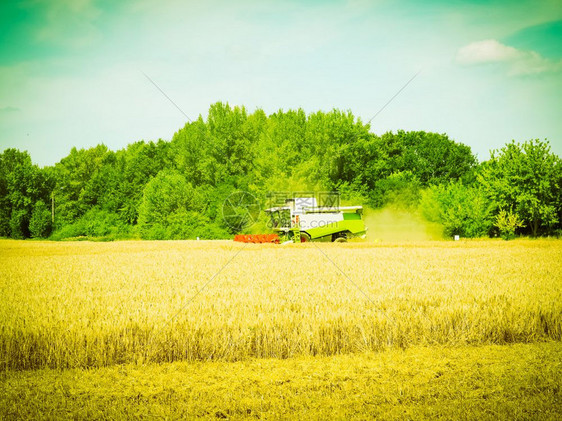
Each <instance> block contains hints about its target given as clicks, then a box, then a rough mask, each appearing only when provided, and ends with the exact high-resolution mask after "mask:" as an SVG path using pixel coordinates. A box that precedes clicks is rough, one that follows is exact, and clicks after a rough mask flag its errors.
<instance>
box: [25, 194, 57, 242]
mask: <svg viewBox="0 0 562 421" xmlns="http://www.w3.org/2000/svg"><path fill="white" fill-rule="evenodd" d="M51 229H52V214H51V211H50V210H49V208H48V207H47V205H46V204H45V202H43V201H42V200H39V201H38V202H36V203H35V206H33V212H32V213H31V219H30V220H29V232H30V234H31V236H32V237H34V238H45V237H48V236H49V234H50V233H51Z"/></svg>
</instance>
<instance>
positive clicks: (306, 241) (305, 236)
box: [301, 231, 311, 243]
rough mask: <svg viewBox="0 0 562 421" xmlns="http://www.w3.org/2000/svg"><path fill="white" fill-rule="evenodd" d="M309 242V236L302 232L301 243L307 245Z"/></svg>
mask: <svg viewBox="0 0 562 421" xmlns="http://www.w3.org/2000/svg"><path fill="white" fill-rule="evenodd" d="M309 241H311V240H310V235H308V234H307V233H306V232H302V231H301V243H308V242H309Z"/></svg>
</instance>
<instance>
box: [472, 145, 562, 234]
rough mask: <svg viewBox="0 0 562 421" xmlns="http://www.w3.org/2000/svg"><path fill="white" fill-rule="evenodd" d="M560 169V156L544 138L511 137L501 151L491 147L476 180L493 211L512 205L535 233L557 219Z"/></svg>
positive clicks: (547, 228)
mask: <svg viewBox="0 0 562 421" xmlns="http://www.w3.org/2000/svg"><path fill="white" fill-rule="evenodd" d="M561 172H562V164H561V160H560V158H559V157H558V156H557V155H555V154H553V153H552V152H551V150H550V145H549V143H548V142H547V141H544V142H542V141H540V140H538V139H535V140H530V141H527V142H524V143H523V144H520V143H516V142H515V141H512V142H511V143H508V144H507V145H506V146H505V147H503V148H502V149H501V150H500V151H492V153H491V157H490V160H489V161H487V162H486V163H484V164H483V165H482V169H481V172H480V174H479V175H478V180H479V182H480V183H481V185H482V186H483V188H484V190H485V191H486V193H487V195H488V197H489V198H490V199H491V201H492V203H493V204H494V206H495V209H496V213H498V212H499V211H500V210H501V209H511V210H512V211H513V212H514V213H515V214H516V215H517V217H518V219H520V220H521V221H522V222H523V223H524V224H525V225H526V226H527V227H528V228H529V229H530V233H531V234H532V235H533V236H537V235H538V234H539V233H540V232H541V230H542V231H543V232H549V230H551V229H552V228H553V227H554V226H555V225H556V224H557V223H558V222H559V219H558V218H559V214H560V209H561V206H562V203H561V201H560V198H561V196H560V190H561V189H562V185H561V178H560V173H561Z"/></svg>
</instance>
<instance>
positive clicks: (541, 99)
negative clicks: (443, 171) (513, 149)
mask: <svg viewBox="0 0 562 421" xmlns="http://www.w3.org/2000/svg"><path fill="white" fill-rule="evenodd" d="M0 8H1V13H0V19H1V20H2V22H1V25H0V34H1V38H2V43H1V44H0V151H1V150H4V149H6V148H9V147H16V148H18V149H20V150H28V151H29V152H30V154H31V156H32V159H33V160H34V162H36V163H38V164H40V165H52V164H54V163H55V162H58V161H59V160H60V159H61V158H63V157H64V156H66V155H67V154H68V153H69V151H70V149H71V148H72V147H73V146H77V147H79V148H80V147H90V146H94V145H96V144H99V143H105V144H106V145H107V146H108V147H110V148H111V149H114V150H116V149H120V148H122V147H125V146H126V145H127V144H129V143H131V142H134V141H137V140H140V139H144V140H157V139H158V138H162V139H166V140H169V139H171V137H172V135H173V133H174V132H175V131H177V130H178V129H179V128H181V127H183V125H184V124H185V122H186V118H185V116H184V115H183V114H182V113H181V112H179V111H178V110H177V109H176V108H175V107H174V106H173V105H172V104H171V103H170V102H169V101H168V100H167V99H166V98H165V97H164V96H163V95H162V94H161V93H160V92H159V91H158V90H157V89H156V88H155V87H154V86H153V85H152V84H151V83H150V82H149V81H148V80H147V78H146V77H145V76H144V74H143V72H144V73H145V74H147V75H148V76H149V77H150V78H151V79H152V80H154V82H156V83H157V84H158V86H159V87H160V88H161V89H162V90H163V91H164V92H166V94H167V95H168V96H169V97H170V98H172V99H173V100H174V102H175V103H176V104H177V105H178V106H179V107H180V108H181V109H182V110H183V111H184V112H185V113H186V114H187V115H188V116H189V117H190V118H191V119H195V118H197V117H198V116H199V115H200V114H201V115H203V116H204V117H205V116H206V113H207V110H208V108H209V105H210V104H212V103H214V102H216V101H225V102H229V103H230V104H231V105H244V106H246V108H247V110H248V111H250V112H252V111H254V110H255V109H257V108H262V109H264V111H266V112H267V113H272V112H275V111H277V110H278V109H285V110H287V109H294V108H299V107H302V108H303V109H304V110H305V111H307V112H314V111H317V110H326V111H327V110H330V109H332V108H338V109H342V110H351V111H352V112H353V113H354V114H355V115H356V116H358V117H360V118H361V119H362V120H363V121H364V122H366V121H368V120H369V119H370V118H371V117H372V116H373V115H374V114H375V113H376V112H377V111H378V110H379V109H380V108H381V107H382V106H383V105H384V104H385V103H386V102H387V101H388V100H389V99H390V98H391V97H392V96H393V95H394V94H395V93H396V92H397V91H398V90H399V89H400V88H401V87H402V86H403V85H404V84H405V83H406V82H407V81H408V80H409V79H410V78H411V77H412V76H413V75H415V74H416V73H417V72H419V75H418V76H417V77H416V78H415V79H414V80H413V81H412V82H411V83H410V85H408V87H407V88H406V89H404V91H403V92H402V93H401V94H400V95H399V96H398V97H397V98H396V99H395V100H394V101H393V102H392V103H391V104H390V105H389V106H388V107H387V108H386V109H385V110H384V111H383V112H381V113H380V114H379V115H378V116H377V117H376V119H374V120H373V121H372V123H371V131H372V132H374V133H377V134H382V133H384V132H386V131H388V130H399V129H404V130H426V131H435V132H439V133H447V134H448V135H449V136H450V137H451V138H453V139H454V140H457V141H459V142H463V143H465V144H467V145H469V146H471V147H472V149H473V151H474V152H475V153H476V154H477V155H478V158H479V159H480V160H484V159H487V158H488V157H489V151H490V149H497V148H500V147H502V146H503V145H504V144H505V143H506V142H508V141H510V140H511V139H515V140H517V141H525V140H528V139H531V138H540V139H544V138H548V140H549V141H550V143H551V145H552V148H553V150H554V152H555V153H557V154H558V155H562V118H561V117H562V112H561V110H562V7H561V6H560V2H559V1H520V2H517V1H515V2H513V1H503V0H502V1H488V2H485V1H459V0H457V1H447V2H445V1H427V2H415V1H385V0H379V1H362V0H349V1H308V2H297V1H284V2H280V1H267V0H266V1H240V2H225V1H207V2H191V1H162V2H156V1H151V0H150V1H149V0H143V1H139V2H132V1H123V2H110V1H94V0H75V1H69V0H51V1H39V0H29V1H21V2H10V3H9V4H7V2H3V4H2V5H1V6H0Z"/></svg>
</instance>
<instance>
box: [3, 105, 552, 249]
mask: <svg viewBox="0 0 562 421" xmlns="http://www.w3.org/2000/svg"><path fill="white" fill-rule="evenodd" d="M369 129H370V127H369V125H368V124H364V123H362V122H361V120H360V119H358V118H356V117H354V116H353V114H352V113H351V112H342V111H339V110H333V111H330V112H322V111H319V112H316V113H311V114H306V113H305V112H304V111H303V110H302V109H298V110H289V111H282V110H280V111H278V112H276V113H273V114H271V115H266V114H265V113H264V111H262V110H260V109H258V110H256V111H255V112H253V113H248V112H247V111H246V109H245V108H244V107H230V106H229V105H228V104H224V103H216V104H213V105H212V106H211V107H210V109H209V113H208V117H207V119H206V120H204V119H203V118H202V117H201V116H200V117H199V118H198V119H197V120H196V121H193V122H190V123H187V124H186V125H185V126H184V127H183V128H181V129H180V130H179V131H178V132H176V133H175V134H174V136H173V138H172V139H171V141H169V142H167V141H163V140H158V141H157V142H152V141H150V142H145V141H139V142H135V143H132V144H130V145H128V146H127V147H126V148H124V149H122V150H119V151H116V152H114V151H111V150H109V149H108V148H107V147H106V146H105V145H103V144H102V145H98V146H96V147H93V148H89V149H76V148H73V149H72V150H71V151H70V154H69V155H68V156H66V157H65V158H63V159H62V160H61V161H60V162H58V163H57V164H55V165H53V166H47V167H44V168H39V167H38V166H37V165H34V164H33V163H32V160H31V157H30V156H29V154H28V153H27V152H25V151H23V152H22V151H19V150H17V149H13V148H12V149H6V150H5V151H4V152H3V153H1V154H0V236H3V237H10V238H29V237H33V238H47V237H49V238H51V239H55V240H59V239H64V238H101V239H119V238H146V239H186V238H195V237H201V238H229V237H231V236H232V235H233V234H235V233H236V231H237V229H236V228H233V227H232V226H229V224H228V223H226V221H225V220H224V218H223V215H222V205H223V203H224V201H225V199H226V198H227V197H228V196H229V195H230V194H231V193H232V192H234V191H239V190H242V191H246V192H249V193H251V194H252V195H253V196H254V197H256V198H257V200H258V201H259V202H260V203H261V204H262V205H263V206H265V205H266V203H267V200H268V193H269V192H272V191H303V190H307V191H313V190H316V191H319V190H323V191H338V192H340V194H341V197H342V199H343V200H344V201H348V202H349V203H353V204H363V205H368V206H370V207H373V208H380V207H384V206H388V205H393V206H402V207H407V208H409V209H411V210H415V211H417V212H421V213H422V214H423V215H424V216H425V218H426V219H428V220H429V221H432V222H438V223H440V224H442V226H443V230H444V234H445V235H447V236H452V235H460V236H463V237H482V236H497V235H501V236H503V237H505V238H509V237H512V236H514V235H532V236H539V235H558V236H559V235H560V234H561V233H562V192H561V190H562V189H561V187H562V171H561V168H562V167H561V159H560V157H558V156H557V155H555V154H554V153H552V152H551V149H550V145H549V143H548V142H547V141H540V140H536V139H535V140H529V141H527V142H524V143H516V142H513V141H512V142H510V143H507V144H506V145H505V146H504V147H503V148H501V149H500V150H496V151H492V153H491V157H490V159H489V160H487V161H485V162H481V163H479V162H478V161H477V159H476V157H475V156H474V154H473V153H472V151H471V149H470V147H469V146H467V145H464V144H462V143H459V142H455V141H454V140H452V139H449V137H448V136H447V135H446V134H437V133H427V132H423V131H410V132H405V131H398V132H396V133H392V132H389V133H385V134H383V135H382V136H377V135H375V134H373V133H370V131H369ZM261 217H262V218H264V216H263V215H262V216H261ZM261 222H263V221H261ZM248 229H254V230H263V229H265V223H260V222H258V223H257V224H255V225H254V226H253V228H252V227H250V228H248ZM370 229H371V230H375V231H376V227H370Z"/></svg>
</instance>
